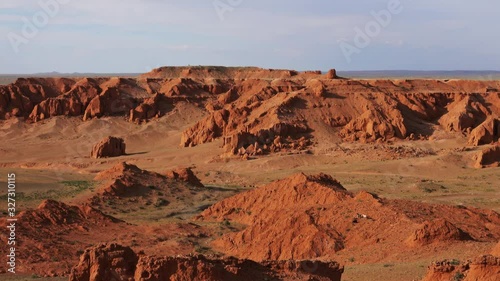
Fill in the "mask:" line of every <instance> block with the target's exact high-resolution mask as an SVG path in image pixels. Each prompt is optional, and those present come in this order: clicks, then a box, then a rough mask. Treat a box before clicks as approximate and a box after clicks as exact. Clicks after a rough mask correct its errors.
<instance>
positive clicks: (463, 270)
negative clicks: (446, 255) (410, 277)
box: [422, 255, 500, 281]
mask: <svg viewBox="0 0 500 281" xmlns="http://www.w3.org/2000/svg"><path fill="white" fill-rule="evenodd" d="M449 280H462V281H478V280H481V281H496V280H500V258H499V257H495V256H491V255H486V256H480V257H477V258H475V259H473V260H470V261H465V262H459V261H449V260H445V261H440V262H435V263H433V264H432V265H430V266H429V268H428V271H427V275H426V276H425V278H424V279H423V280H422V281H449Z"/></svg>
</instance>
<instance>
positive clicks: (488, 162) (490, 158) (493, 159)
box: [475, 144, 500, 168]
mask: <svg viewBox="0 0 500 281" xmlns="http://www.w3.org/2000/svg"><path fill="white" fill-rule="evenodd" d="M498 166H500V144H497V145H494V146H492V147H489V148H485V149H483V150H482V151H481V152H480V153H479V154H478V155H477V156H476V164H475V167H476V168H485V167H498Z"/></svg>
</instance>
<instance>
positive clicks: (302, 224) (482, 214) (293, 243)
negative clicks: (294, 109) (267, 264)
mask: <svg viewBox="0 0 500 281" xmlns="http://www.w3.org/2000/svg"><path fill="white" fill-rule="evenodd" d="M430 218H433V219H432V220H430ZM197 219H198V220H203V221H220V222H226V223H227V224H233V223H235V224H243V225H246V226H247V227H246V228H244V229H243V230H241V231H239V232H235V233H228V234H225V235H223V236H222V237H221V238H219V239H217V240H215V241H214V242H213V243H212V245H213V246H214V248H215V249H217V250H218V251H220V252H224V253H226V254H228V255H234V256H237V257H239V258H248V259H252V260H257V261H260V260H268V259H272V260H281V259H302V258H311V257H313V258H321V259H333V258H334V257H335V256H336V253H340V252H341V253H342V255H343V256H357V259H360V260H359V261H358V260H357V261H358V262H380V261H381V260H384V259H386V258H387V257H388V256H390V255H392V253H394V252H397V253H399V254H402V253H408V252H411V251H413V249H414V247H408V246H409V244H408V243H410V246H412V245H413V246H415V247H419V248H421V247H426V246H429V245H430V246H433V247H434V246H436V245H439V246H442V247H447V246H451V245H453V244H455V243H461V241H464V240H471V241H472V240H473V241H488V242H492V241H497V240H496V239H498V238H500V215H499V214H497V213H495V212H492V211H486V210H479V209H474V208H465V207H462V208H459V207H452V206H446V205H431V204H424V203H419V202H412V201H403V200H387V199H381V198H379V197H377V196H376V195H374V194H370V193H367V192H360V193H358V194H352V193H350V192H348V191H346V190H345V189H344V188H343V187H342V186H341V185H340V183H338V182H337V181H336V180H334V179H333V178H332V177H330V176H328V175H324V174H320V175H317V176H306V175H304V174H297V175H293V176H290V177H289V178H287V179H284V180H280V181H276V182H273V183H271V184H268V185H266V186H263V187H260V188H257V189H254V190H251V191H247V192H244V193H241V194H238V195H235V196H233V197H230V198H228V199H225V200H223V201H221V202H219V203H217V204H215V205H213V206H212V207H210V208H208V209H207V210H205V211H204V212H203V213H202V214H201V215H200V216H199V217H198V218H197ZM395 222H397V227H395V226H394V223H395ZM482 226H484V227H485V228H482ZM486 226H487V227H486ZM497 237H498V238H497ZM367 248H369V249H370V252H371V254H370V257H364V258H362V257H360V256H359V254H360V253H362V252H363V251H366V249H367Z"/></svg>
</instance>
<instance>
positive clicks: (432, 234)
mask: <svg viewBox="0 0 500 281" xmlns="http://www.w3.org/2000/svg"><path fill="white" fill-rule="evenodd" d="M471 239H472V238H471V237H470V235H469V234H467V233H465V232H463V231H462V230H461V229H459V228H457V227H456V226H455V225H453V224H452V223H450V222H449V221H447V220H445V219H437V220H434V221H427V222H425V223H424V224H423V226H422V227H421V228H419V229H417V230H415V232H414V233H413V234H412V235H411V236H410V237H409V238H408V240H407V241H408V244H409V245H410V246H412V247H417V246H424V245H428V244H432V243H437V242H449V241H463V240H471Z"/></svg>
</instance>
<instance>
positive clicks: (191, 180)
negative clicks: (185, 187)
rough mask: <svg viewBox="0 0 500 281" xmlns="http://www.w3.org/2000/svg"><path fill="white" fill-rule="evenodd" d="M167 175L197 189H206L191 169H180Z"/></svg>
mask: <svg viewBox="0 0 500 281" xmlns="http://www.w3.org/2000/svg"><path fill="white" fill-rule="evenodd" d="M166 174H167V177H168V178H170V179H174V180H179V181H184V182H186V183H188V184H190V185H191V186H195V187H205V186H204V185H203V184H202V183H201V181H200V179H199V178H198V177H197V176H196V175H195V174H194V172H193V170H191V169H190V168H179V169H176V170H173V171H168V172H167V173H166Z"/></svg>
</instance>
